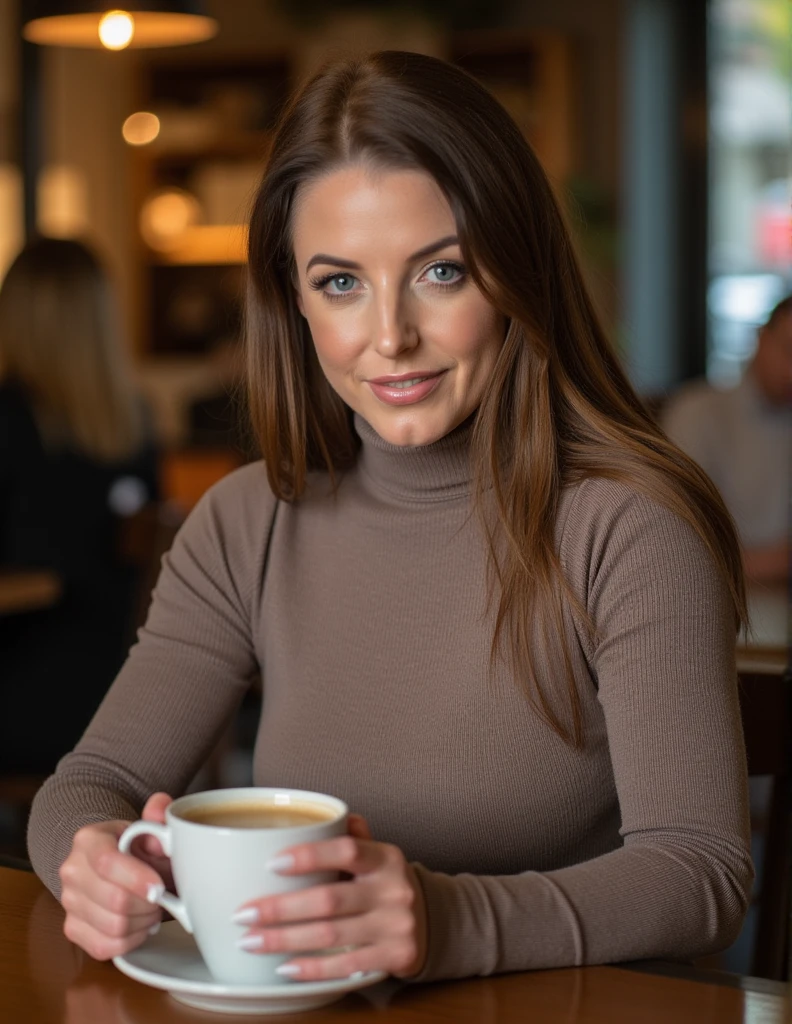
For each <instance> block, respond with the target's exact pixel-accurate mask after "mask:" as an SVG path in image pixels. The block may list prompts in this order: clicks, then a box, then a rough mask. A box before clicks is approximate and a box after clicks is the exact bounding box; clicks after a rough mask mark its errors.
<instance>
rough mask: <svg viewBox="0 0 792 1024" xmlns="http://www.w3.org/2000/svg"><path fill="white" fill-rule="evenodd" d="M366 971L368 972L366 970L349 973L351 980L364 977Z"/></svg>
mask: <svg viewBox="0 0 792 1024" xmlns="http://www.w3.org/2000/svg"><path fill="white" fill-rule="evenodd" d="M365 973H366V972H365V971H353V972H352V973H351V974H350V975H349V980H350V981H357V980H358V978H362V977H363V975H364V974H365Z"/></svg>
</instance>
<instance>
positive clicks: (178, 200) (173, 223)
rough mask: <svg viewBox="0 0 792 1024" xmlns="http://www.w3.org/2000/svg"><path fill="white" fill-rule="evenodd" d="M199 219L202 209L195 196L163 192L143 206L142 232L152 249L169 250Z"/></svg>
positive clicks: (172, 189)
mask: <svg viewBox="0 0 792 1024" xmlns="http://www.w3.org/2000/svg"><path fill="white" fill-rule="evenodd" d="M200 216H201V207H200V205H199V203H198V200H197V199H196V198H195V196H193V195H190V193H189V192H185V191H184V190H183V189H179V188H169V189H164V190H163V191H162V192H158V193H156V194H155V195H153V196H151V197H150V198H149V199H147V200H146V202H145V203H144V204H143V209H142V210H141V212H140V232H141V234H142V235H143V238H144V239H145V240H146V242H147V243H148V244H149V245H150V246H151V248H152V249H159V250H162V251H166V250H167V249H169V248H171V247H172V246H174V245H176V244H178V242H179V241H180V239H181V238H182V236H183V235H184V232H185V231H187V229H188V228H190V227H192V226H193V225H194V224H197V222H198V220H199V219H200Z"/></svg>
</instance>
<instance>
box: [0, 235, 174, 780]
mask: <svg viewBox="0 0 792 1024" xmlns="http://www.w3.org/2000/svg"><path fill="white" fill-rule="evenodd" d="M112 301H113V296H112V293H111V286H110V282H109V280H108V278H107V275H106V273H105V271H104V269H103V268H102V266H101V265H100V264H99V262H98V260H97V259H96V257H95V256H94V255H93V253H92V252H91V251H90V250H89V249H87V248H86V247H85V246H84V245H83V244H82V243H80V242H76V241H66V240H61V239H50V238H38V239H36V240H34V241H32V242H30V243H29V244H28V245H27V246H26V247H25V248H24V250H23V251H22V252H21V253H20V254H19V255H18V256H17V258H16V260H15V261H14V263H13V264H12V265H11V267H10V269H9V270H8V273H7V275H6V277H5V279H4V281H3V284H2V287H1V288H0V374H1V375H2V377H1V379H0V566H2V567H3V568H4V569H14V568H16V569H20V570H24V569H46V570H50V571H52V572H54V573H55V574H56V575H57V576H58V578H59V581H60V583H61V589H62V595H61V599H60V600H59V601H58V603H57V604H56V605H55V606H54V607H52V608H49V609H46V610H43V611H39V612H35V613H29V614H22V615H14V616H7V617H5V618H2V619H0V679H2V685H1V686H0V766H2V770H3V771H4V772H6V773H8V772H15V773H35V774H49V773H50V772H52V771H53V770H54V768H55V765H56V764H57V762H58V759H59V758H60V757H61V756H62V755H63V754H65V753H66V752H67V751H69V750H71V749H72V747H73V746H74V744H75V743H76V742H77V740H78V739H79V738H80V735H81V734H82V732H83V730H84V728H85V726H86V725H87V724H88V722H89V721H90V718H91V716H92V715H93V713H94V711H95V710H96V708H97V707H98V706H99V703H100V702H101V700H102V697H103V696H104V694H105V693H106V692H107V689H108V687H109V686H110V684H111V683H112V681H113V679H114V677H115V675H116V673H117V672H118V669H119V668H120V666H121V664H122V662H123V660H124V657H125V654H126V649H127V648H128V646H129V637H130V629H131V626H132V622H131V615H132V610H133V599H134V598H135V597H136V594H135V589H134V588H135V582H136V574H135V571H134V569H133V568H132V567H131V566H129V565H126V564H124V562H123V561H122V558H121V552H120V539H119V523H120V522H121V517H122V515H124V514H128V513H130V512H132V511H134V510H135V509H136V508H137V507H139V506H140V505H141V504H143V503H145V502H146V501H148V500H149V499H150V498H152V497H154V496H155V494H156V486H157V485H156V456H155V451H154V448H153V446H152V444H151V440H150V439H149V437H148V435H147V431H146V428H145V424H144V422H143V413H142V409H141V404H140V399H139V397H138V396H137V395H136V394H135V392H134V389H133V387H132V384H131V380H130V377H129V375H128V372H127V368H126V363H125V360H124V358H123V354H124V353H123V347H122V342H121V338H120V336H119V326H118V317H117V314H116V311H115V310H114V308H113V304H112Z"/></svg>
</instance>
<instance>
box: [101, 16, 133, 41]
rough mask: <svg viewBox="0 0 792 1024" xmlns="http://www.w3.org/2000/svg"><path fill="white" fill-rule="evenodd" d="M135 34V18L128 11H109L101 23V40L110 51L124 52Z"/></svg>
mask: <svg viewBox="0 0 792 1024" xmlns="http://www.w3.org/2000/svg"><path fill="white" fill-rule="evenodd" d="M134 34H135V21H134V18H133V17H132V15H131V14H127V12H126V11H108V12H107V14H105V15H104V17H103V18H102V20H101V21H100V22H99V39H100V40H101V42H102V46H106V47H107V49H108V50H123V49H124V47H126V46H129V44H130V43H131V42H132V37H133V36H134Z"/></svg>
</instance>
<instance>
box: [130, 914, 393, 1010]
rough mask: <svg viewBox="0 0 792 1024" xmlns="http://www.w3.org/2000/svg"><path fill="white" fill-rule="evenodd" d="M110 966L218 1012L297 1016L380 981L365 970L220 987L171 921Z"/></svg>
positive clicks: (378, 973) (374, 973) (378, 975)
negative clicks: (335, 976)
mask: <svg viewBox="0 0 792 1024" xmlns="http://www.w3.org/2000/svg"><path fill="white" fill-rule="evenodd" d="M113 963H114V964H115V965H116V967H117V968H118V969H119V971H123V973H124V974H127V975H129V977H130V978H134V979H135V981H142V982H143V984H144V985H151V986H152V987H153V988H162V989H165V991H166V992H168V993H170V995H171V996H173V998H174V999H177V1000H178V1001H179V1002H180V1003H186V1004H187V1006H194V1007H197V1008H198V1009H199V1010H214V1011H216V1012H220V1013H248V1014H253V1013H258V1014H262V1013H297V1012H299V1011H301V1010H313V1009H315V1008H316V1007H317V1006H325V1005H326V1004H327V1003H332V1002H334V1001H335V1000H336V999H340V998H341V997H342V996H344V995H346V993H347V992H353V991H354V990H355V989H358V988H363V987H364V986H366V985H374V984H376V982H378V981H382V980H383V978H385V977H386V974H385V972H384V971H370V972H369V973H367V974H362V975H360V976H358V977H354V978H339V979H336V980H334V981H289V982H287V983H286V984H281V985H223V984H221V983H220V982H217V981H213V980H212V977H211V975H210V974H209V970H208V968H207V967H206V964H205V963H204V961H203V957H202V956H201V954H200V953H199V952H198V947H197V946H196V945H195V940H194V939H193V937H192V935H188V934H187V932H185V931H184V929H183V928H182V927H181V925H180V924H178V923H177V922H176V921H168V922H167V924H163V926H162V928H161V929H160V931H159V933H158V934H157V935H154V936H152V937H151V938H150V939H149V940H148V941H147V942H145V943H144V944H143V945H142V946H138V948H137V949H134V950H132V952H131V953H127V954H126V956H117V957H115V958H114V959H113Z"/></svg>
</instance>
